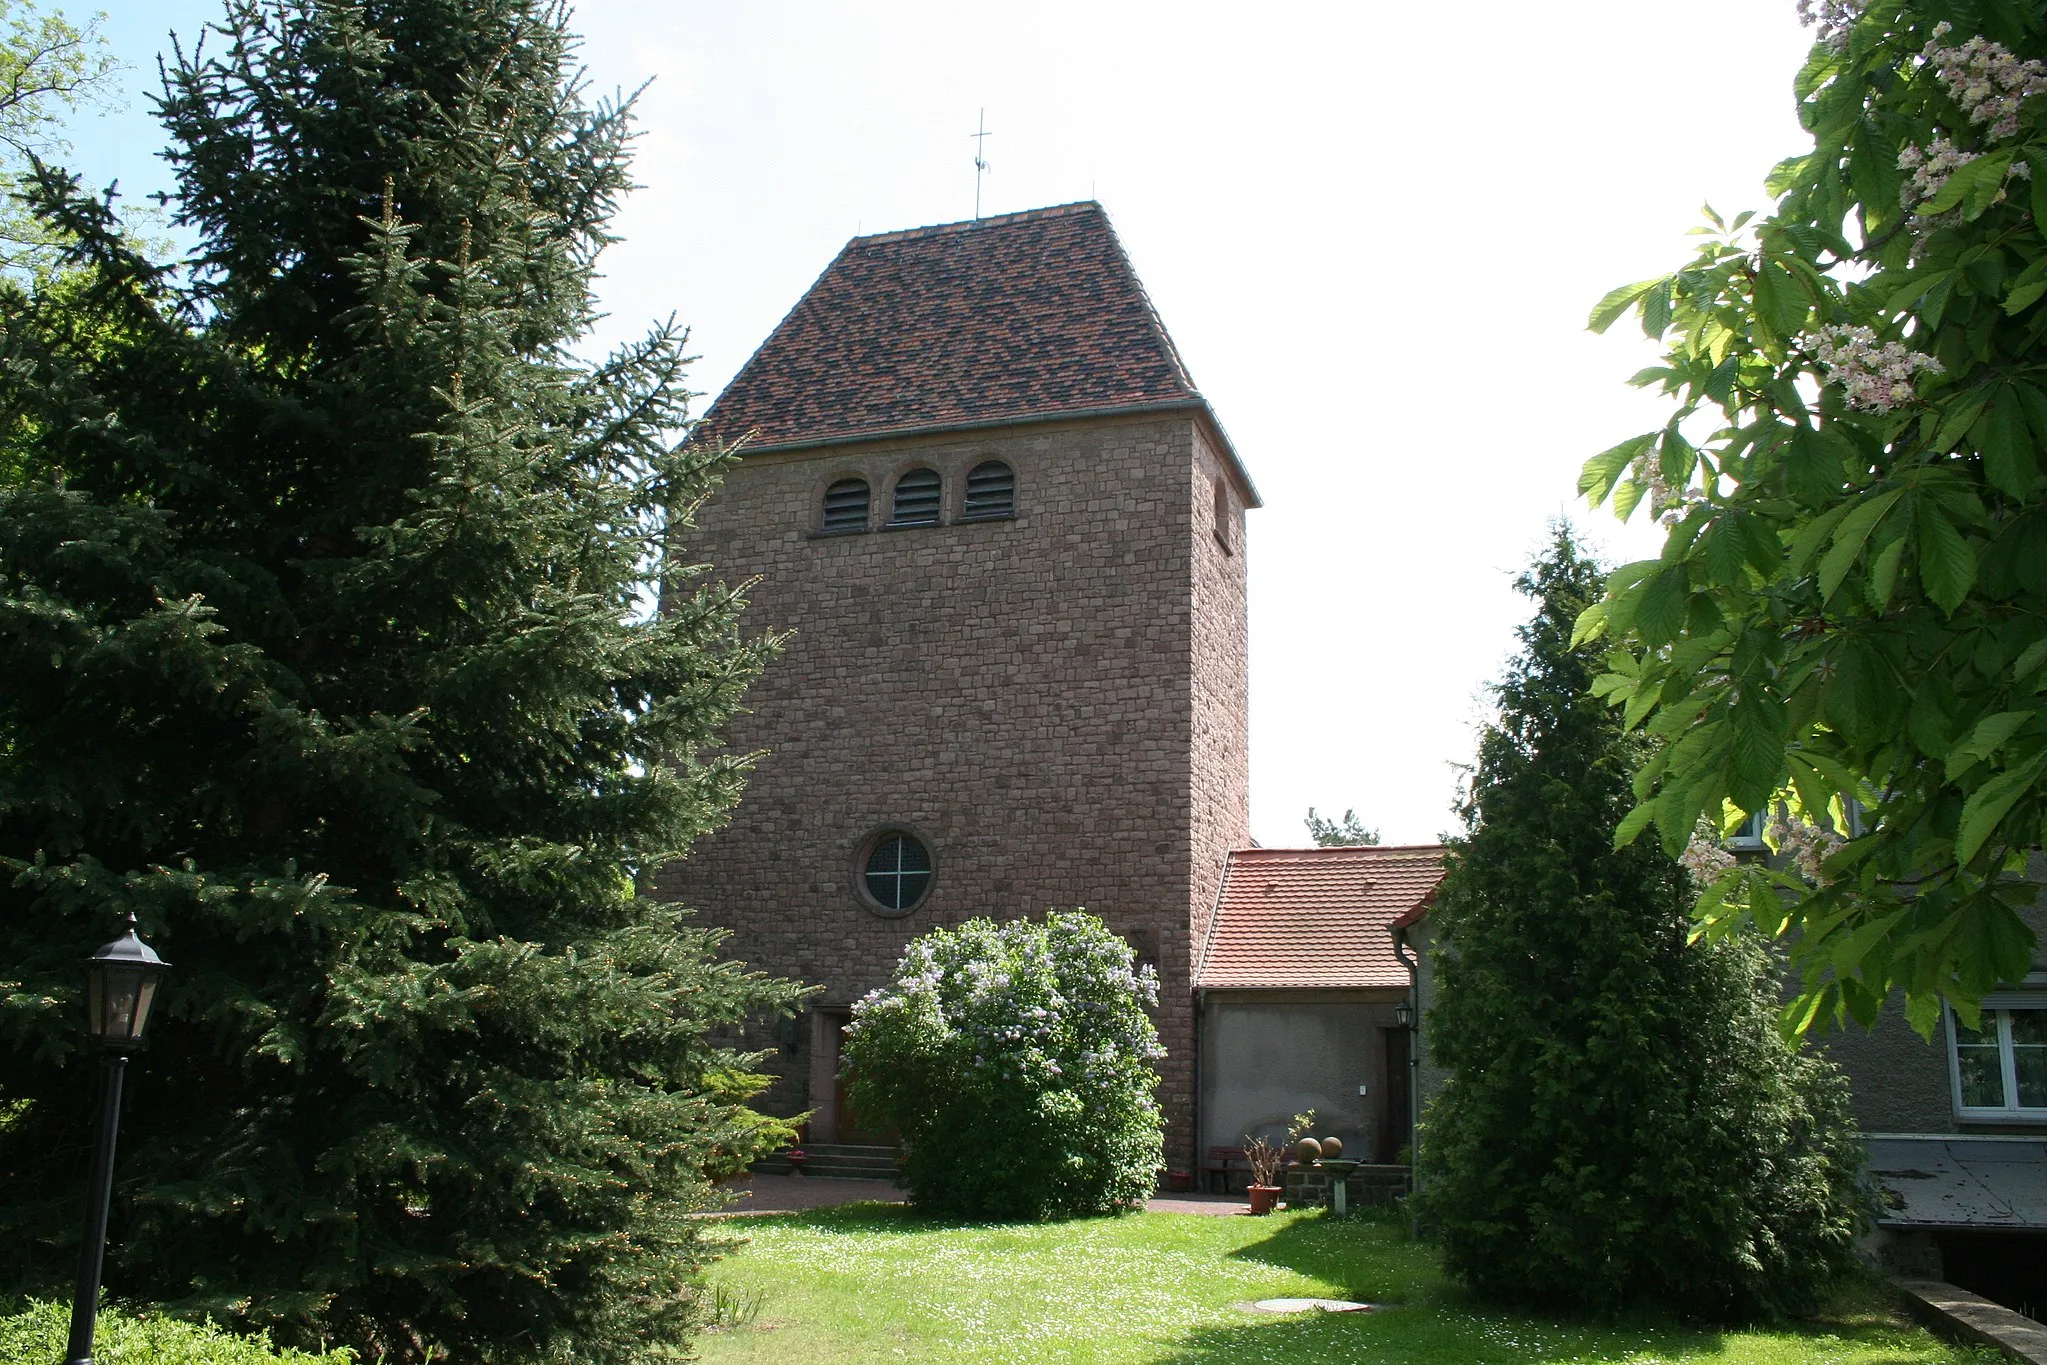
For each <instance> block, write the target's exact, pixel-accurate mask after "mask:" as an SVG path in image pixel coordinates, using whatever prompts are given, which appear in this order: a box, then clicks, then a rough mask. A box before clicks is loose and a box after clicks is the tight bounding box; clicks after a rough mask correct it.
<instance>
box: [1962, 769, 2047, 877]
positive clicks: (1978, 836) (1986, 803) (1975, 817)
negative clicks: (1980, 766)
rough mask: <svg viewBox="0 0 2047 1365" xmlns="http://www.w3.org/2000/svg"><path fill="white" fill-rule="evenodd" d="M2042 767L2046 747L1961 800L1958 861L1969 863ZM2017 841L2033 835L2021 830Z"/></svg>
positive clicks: (2024, 792) (2027, 839) (2027, 840)
mask: <svg viewBox="0 0 2047 1365" xmlns="http://www.w3.org/2000/svg"><path fill="white" fill-rule="evenodd" d="M2043 770H2047V750H2042V751H2041V752H2040V753H2038V754H2035V755H2034V756H2033V759H2032V761H2031V762H2029V763H2027V764H2025V765H2024V766H2023V767H2018V768H2010V769H2007V770H2006V771H2004V772H2001V773H1999V774H1998V775H1997V776H1995V777H1993V778H1991V779H1990V780H1989V781H1988V782H1985V783H1984V784H1983V785H1982V786H1980V787H1978V788H1977V789H1976V790H1975V791H1973V792H1971V793H1969V799H1968V800H1967V801H1965V802H1963V803H1962V823H1961V826H1960V828H1959V829H1958V830H1957V831H1956V833H1955V861H1956V862H1958V863H1961V864H1963V865H1965V866H1966V865H1967V864H1968V863H1969V862H1970V861H1971V860H1973V859H1974V858H1975V856H1976V854H1977V852H1978V851H1980V850H1981V849H1982V847H1983V845H1984V844H1985V843H1986V842H1987V841H1988V840H1989V838H1990V836H1991V835H1992V834H1994V833H1996V832H1997V825H1998V822H1999V821H2001V820H2003V819H2004V817H2005V813H2006V812H2007V811H2009V810H2010V809H2011V808H2012V807H2013V806H2014V805H2015V804H2017V802H2018V799H2019V798H2020V797H2022V796H2024V795H2025V794H2026V792H2027V790H2028V789H2029V788H2030V787H2031V786H2032V785H2033V783H2034V782H2035V781H2036V780H2038V778H2039V776H2040V774H2041V772H2042V771H2043ZM2014 842H2016V843H2019V844H2021V845H2023V844H2026V843H2029V842H2031V839H2030V838H2029V837H2028V836H2027V835H2025V834H2023V833H2022V834H2020V835H2018V836H2016V838H2015V839H2014Z"/></svg>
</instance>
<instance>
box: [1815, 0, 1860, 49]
mask: <svg viewBox="0 0 2047 1365" xmlns="http://www.w3.org/2000/svg"><path fill="white" fill-rule="evenodd" d="M1868 3H1869V0H1798V22H1799V23H1801V24H1803V25H1805V26H1806V27H1807V28H1816V29H1818V30H1819V39H1820V41H1821V42H1823V43H1825V44H1826V45H1827V46H1829V47H1835V48H1841V47H1846V46H1848V30H1849V29H1851V28H1853V27H1855V21H1856V20H1857V19H1860V18H1861V17H1862V11H1863V10H1864V9H1865V8H1866V7H1867V5H1868Z"/></svg>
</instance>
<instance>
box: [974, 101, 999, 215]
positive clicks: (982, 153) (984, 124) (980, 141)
mask: <svg viewBox="0 0 2047 1365" xmlns="http://www.w3.org/2000/svg"><path fill="white" fill-rule="evenodd" d="M976 127H977V128H978V130H979V131H977V132H976V133H975V134H974V136H973V138H972V139H971V141H972V142H973V144H974V217H975V219H977V220H978V219H979V218H980V216H981V177H982V176H984V175H986V174H987V173H988V158H987V156H986V152H987V150H988V144H987V142H986V141H985V139H987V138H990V137H993V136H994V134H992V133H990V132H989V131H988V111H987V110H986V109H983V110H982V111H981V118H980V121H979V122H978V124H977V125H976Z"/></svg>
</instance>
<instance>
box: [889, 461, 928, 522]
mask: <svg viewBox="0 0 2047 1365" xmlns="http://www.w3.org/2000/svg"><path fill="white" fill-rule="evenodd" d="M938 495H939V484H938V471H937V470H935V469H913V470H911V471H910V472H909V473H907V474H905V475H903V476H902V477H901V478H900V479H897V480H896V505H895V510H894V511H893V512H891V513H890V514H889V519H888V524H889V525H891V526H936V525H938Z"/></svg>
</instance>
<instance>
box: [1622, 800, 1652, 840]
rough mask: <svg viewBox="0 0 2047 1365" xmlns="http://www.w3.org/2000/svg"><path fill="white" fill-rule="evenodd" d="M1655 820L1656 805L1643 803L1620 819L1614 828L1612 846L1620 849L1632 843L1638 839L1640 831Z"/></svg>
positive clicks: (1648, 802) (1650, 802) (1649, 802)
mask: <svg viewBox="0 0 2047 1365" xmlns="http://www.w3.org/2000/svg"><path fill="white" fill-rule="evenodd" d="M1655 818H1656V803H1655V802H1654V801H1644V802H1643V803H1642V804H1641V805H1639V806H1637V807H1635V808H1634V809H1633V810H1631V811H1629V812H1628V813H1627V814H1626V815H1624V816H1622V817H1621V822H1620V824H1619V825H1617V826H1616V827H1615V828H1614V832H1613V846H1614V847H1615V848H1617V849H1621V848H1626V847H1627V846H1628V845H1629V844H1632V843H1634V842H1635V840H1636V839H1637V838H1638V837H1640V835H1641V833H1642V831H1643V830H1645V829H1647V828H1649V822H1650V821H1651V820H1654V819H1655Z"/></svg>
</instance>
